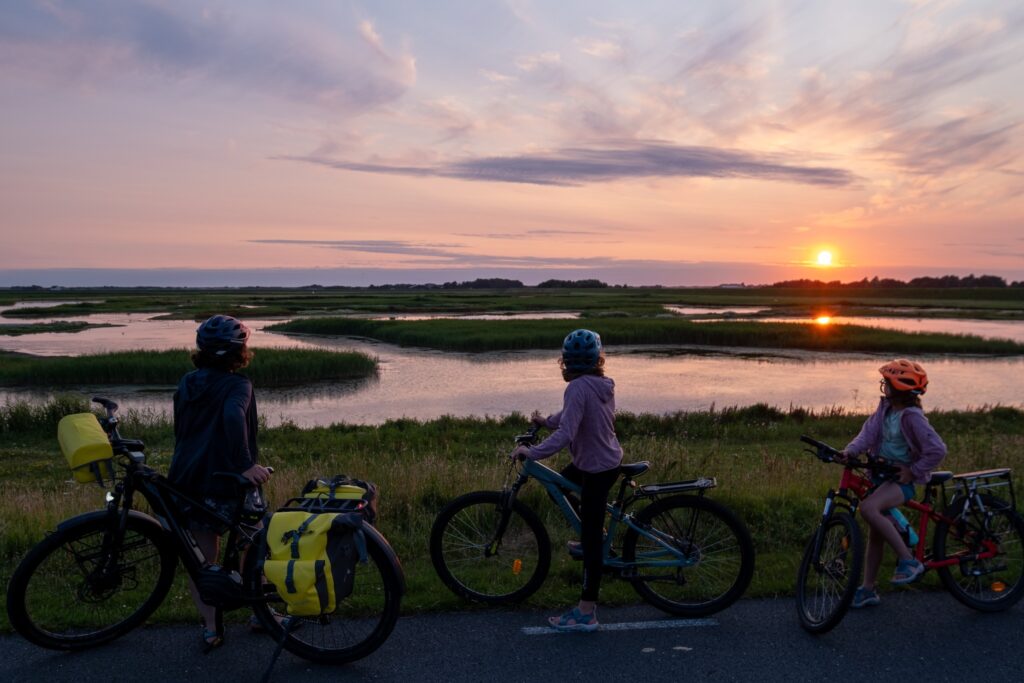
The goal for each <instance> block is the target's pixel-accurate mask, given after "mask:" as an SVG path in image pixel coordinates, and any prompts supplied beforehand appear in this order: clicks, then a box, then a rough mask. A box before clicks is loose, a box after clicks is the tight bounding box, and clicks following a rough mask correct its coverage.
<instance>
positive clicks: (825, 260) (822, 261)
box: [818, 251, 832, 266]
mask: <svg viewBox="0 0 1024 683" xmlns="http://www.w3.org/2000/svg"><path fill="white" fill-rule="evenodd" d="M818 265H819V266H831V265H832V252H831V251H819V252H818Z"/></svg>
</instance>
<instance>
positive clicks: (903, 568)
mask: <svg viewBox="0 0 1024 683" xmlns="http://www.w3.org/2000/svg"><path fill="white" fill-rule="evenodd" d="M922 574H924V565H923V564H921V563H920V562H918V561H917V560H915V559H909V560H900V562H899V564H897V565H896V571H895V572H894V573H893V575H892V579H891V580H890V581H889V582H890V583H892V584H894V585H897V586H903V585H906V584H908V583H914V582H915V581H917V580H918V579H919V578H921V575H922Z"/></svg>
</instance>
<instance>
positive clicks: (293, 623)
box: [243, 522, 405, 664]
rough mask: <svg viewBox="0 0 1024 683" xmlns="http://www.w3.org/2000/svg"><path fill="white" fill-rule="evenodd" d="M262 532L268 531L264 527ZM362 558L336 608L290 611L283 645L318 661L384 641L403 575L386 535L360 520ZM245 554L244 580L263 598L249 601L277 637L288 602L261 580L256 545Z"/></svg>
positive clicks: (335, 660)
mask: <svg viewBox="0 0 1024 683" xmlns="http://www.w3.org/2000/svg"><path fill="white" fill-rule="evenodd" d="M261 533H266V532H265V531H263V532H261ZM363 534H364V537H365V539H366V555H367V558H366V563H365V564H363V563H361V562H359V563H357V564H356V567H355V579H354V581H353V584H352V593H351V594H350V595H348V596H347V597H346V598H345V599H344V600H342V601H340V602H339V603H338V605H337V606H336V608H335V610H334V612H332V613H330V614H325V615H321V616H315V617H296V616H292V617H288V619H289V621H290V624H289V632H288V636H287V638H285V640H284V644H283V646H284V649H286V650H288V651H289V652H291V653H293V654H295V655H298V656H299V657H302V658H303V659H308V660H309V661H312V662H317V663H320V664H346V663H348V662H352V661H355V660H357V659H362V658H363V657H366V656H367V655H369V654H371V653H372V652H374V651H375V650H376V649H377V648H379V647H380V646H381V645H383V644H384V642H385V641H386V640H387V639H388V636H390V635H391V632H392V631H393V630H394V628H395V623H396V622H397V621H398V614H399V612H400V610H401V604H402V595H403V593H405V577H404V574H403V572H402V565H401V563H400V562H399V561H398V557H397V556H396V555H395V552H394V551H393V550H392V549H391V546H390V544H389V543H388V542H387V540H386V539H385V538H384V536H383V535H382V534H381V533H380V532H379V531H377V529H375V528H374V527H373V526H371V525H370V524H369V523H367V522H363ZM259 547H264V548H266V544H264V543H260V542H259V540H258V539H257V542H256V543H255V544H254V545H253V548H254V550H250V552H249V553H247V555H246V561H245V568H244V572H243V576H244V578H243V582H244V585H245V586H246V587H247V589H248V590H249V591H251V592H253V593H255V592H262V593H263V594H264V598H265V599H264V600H262V601H259V602H256V603H254V604H253V613H254V614H255V615H256V618H257V619H258V620H259V622H260V624H262V625H263V628H264V629H265V630H266V632H267V633H268V634H269V635H270V637H271V638H273V639H274V640H275V641H276V642H280V640H281V636H282V635H284V630H285V627H284V626H283V625H282V623H281V622H280V621H279V619H280V617H281V616H282V615H285V614H287V613H288V605H287V603H285V602H284V600H282V599H281V597H280V595H278V593H277V590H276V589H275V588H274V587H273V585H272V584H269V583H265V582H264V578H263V572H262V569H261V567H262V563H261V562H260V558H259V557H258V555H259V553H258V552H256V551H255V548H259Z"/></svg>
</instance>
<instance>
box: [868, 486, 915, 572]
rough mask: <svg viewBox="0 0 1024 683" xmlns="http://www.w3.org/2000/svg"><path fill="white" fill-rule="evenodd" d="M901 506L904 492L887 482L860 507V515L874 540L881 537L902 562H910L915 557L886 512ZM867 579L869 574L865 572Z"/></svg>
mask: <svg viewBox="0 0 1024 683" xmlns="http://www.w3.org/2000/svg"><path fill="white" fill-rule="evenodd" d="M900 505H903V491H902V490H901V489H900V487H899V485H898V484H896V483H895V482H891V481H887V482H885V483H884V484H882V485H881V486H879V487H878V488H877V489H875V491H874V492H873V493H872V494H871V495H870V496H868V497H867V498H865V499H864V502H863V503H861V505H860V513H861V515H862V516H863V517H864V521H865V522H867V523H868V525H869V526H870V527H871V536H872V538H873V537H874V536H875V535H876V534H877V535H879V536H881V538H883V539H884V540H885V542H886V543H888V544H889V545H890V546H892V549H893V550H895V551H896V556H897V557H898V558H899V559H900V560H910V559H913V556H912V555H911V554H910V551H909V550H908V549H907V546H906V544H905V543H904V542H903V538H902V537H901V536H900V532H899V531H897V530H896V527H895V526H893V524H892V522H890V521H889V519H888V518H887V517H886V516H885V511H886V510H888V509H889V508H894V507H898V506H900ZM870 546H871V541H870V540H869V542H868V547H869V549H870ZM879 558H881V553H879ZM879 561H880V560H879ZM876 573H877V567H876ZM866 577H867V573H866V571H865V578H866Z"/></svg>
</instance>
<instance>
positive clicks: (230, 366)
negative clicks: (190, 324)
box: [192, 345, 254, 372]
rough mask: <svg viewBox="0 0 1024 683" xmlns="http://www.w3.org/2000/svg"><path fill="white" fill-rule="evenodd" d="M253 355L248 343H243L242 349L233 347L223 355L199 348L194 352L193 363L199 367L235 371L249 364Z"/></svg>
mask: <svg viewBox="0 0 1024 683" xmlns="http://www.w3.org/2000/svg"><path fill="white" fill-rule="evenodd" d="M253 355H254V354H253V352H252V349H250V348H249V347H248V346H247V345H243V346H242V347H241V348H240V349H232V350H230V351H228V352H227V353H225V354H223V355H221V356H218V355H217V354H216V353H213V352H212V351H203V350H200V349H197V350H195V351H193V352H192V365H194V366H196V368H197V369H201V368H210V369H211V370H222V371H223V372H235V371H236V370H241V369H242V368H244V367H246V366H247V365H249V363H250V362H252V357H253Z"/></svg>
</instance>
